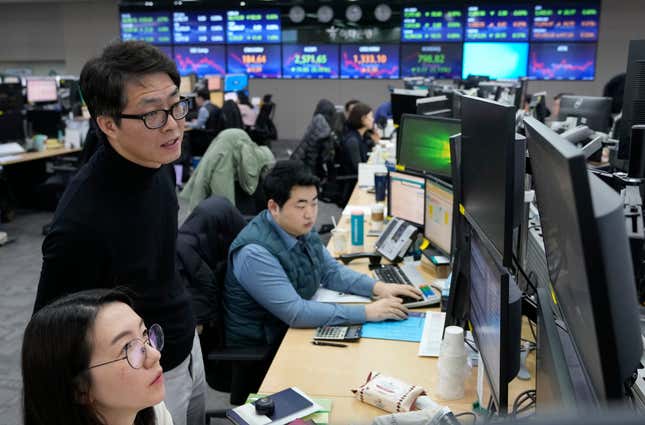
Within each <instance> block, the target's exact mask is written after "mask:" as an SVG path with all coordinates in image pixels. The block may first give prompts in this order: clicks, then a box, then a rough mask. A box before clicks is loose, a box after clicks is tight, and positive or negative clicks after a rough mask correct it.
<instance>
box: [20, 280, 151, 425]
mask: <svg viewBox="0 0 645 425" xmlns="http://www.w3.org/2000/svg"><path fill="white" fill-rule="evenodd" d="M111 302H122V303H125V304H127V305H129V306H132V301H131V300H130V298H129V297H128V296H127V295H125V294H124V293H122V292H118V291H115V290H107V289H92V290H88V291H83V292H77V293H75V294H71V295H68V296H66V297H64V298H61V299H59V300H57V301H54V302H53V303H52V304H49V305H47V306H45V307H43V308H42V309H41V310H39V311H38V312H37V313H36V314H34V316H33V317H32V318H31V320H30V321H29V324H27V328H26V329H25V335H24V339H23V342H22V382H23V420H24V425H108V424H106V423H105V421H104V420H103V418H102V417H101V416H100V415H99V413H98V412H97V411H96V410H95V409H94V408H93V406H92V404H91V403H89V402H88V401H87V400H88V394H89V390H90V388H91V385H92V382H91V379H90V373H89V371H88V367H89V365H90V357H91V355H92V340H91V333H92V329H93V327H94V323H95V321H96V315H97V314H98V312H99V310H100V309H101V308H102V307H103V306H105V305H106V304H108V303H111ZM134 423H135V425H154V424H155V423H156V419H155V413H154V410H153V408H152V407H148V408H145V409H143V410H141V411H139V413H138V414H137V416H136V419H135V422H134Z"/></svg>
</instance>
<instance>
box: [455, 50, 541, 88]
mask: <svg viewBox="0 0 645 425" xmlns="http://www.w3.org/2000/svg"><path fill="white" fill-rule="evenodd" d="M528 56H529V44H528V43H483V42H477V43H464V61H463V69H462V72H461V75H462V77H463V78H466V77H468V76H469V75H484V76H488V77H490V78H492V79H495V80H512V79H516V78H520V77H525V76H526V66H527V62H528ZM493 58H494V60H491V59H493Z"/></svg>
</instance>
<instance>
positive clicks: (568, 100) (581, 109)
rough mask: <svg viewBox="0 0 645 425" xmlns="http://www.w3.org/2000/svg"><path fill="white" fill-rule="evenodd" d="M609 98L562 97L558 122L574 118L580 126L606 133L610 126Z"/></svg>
mask: <svg viewBox="0 0 645 425" xmlns="http://www.w3.org/2000/svg"><path fill="white" fill-rule="evenodd" d="M611 102H612V100H611V97H595V96H568V95H567V96H562V97H561V98H560V112H559V114H558V120H560V121H564V120H566V119H567V118H568V117H576V118H578V121H579V123H580V124H582V125H586V126H587V127H589V128H591V129H592V130H595V131H602V132H603V133H607V132H608V131H609V127H610V126H611Z"/></svg>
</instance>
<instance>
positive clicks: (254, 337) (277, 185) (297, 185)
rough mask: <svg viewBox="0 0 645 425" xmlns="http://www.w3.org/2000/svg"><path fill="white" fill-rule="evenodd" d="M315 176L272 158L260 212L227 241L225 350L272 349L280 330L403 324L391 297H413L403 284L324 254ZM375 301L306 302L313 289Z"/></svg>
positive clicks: (400, 306) (402, 311) (414, 291)
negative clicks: (317, 226) (373, 276)
mask: <svg viewBox="0 0 645 425" xmlns="http://www.w3.org/2000/svg"><path fill="white" fill-rule="evenodd" d="M318 182H319V180H318V178H317V177H315V176H314V175H312V174H311V173H310V172H308V171H306V169H305V167H304V166H303V164H302V163H301V162H300V161H292V160H290V161H280V162H278V163H277V164H276V165H275V166H274V168H273V169H272V170H271V171H270V172H269V174H268V175H267V176H266V178H265V181H264V190H265V194H266V197H267V199H268V203H267V209H266V210H265V211H263V212H261V213H260V214H259V215H258V216H257V217H256V218H254V219H253V220H252V221H251V222H250V223H249V224H248V225H247V226H246V227H245V228H244V229H243V230H242V231H241V232H240V234H239V235H238V236H237V238H236V239H235V240H234V241H233V243H232V244H231V248H230V251H229V252H230V254H229V267H228V270H227V278H226V285H225V289H224V292H225V295H224V306H225V312H226V316H225V318H226V320H225V323H226V343H227V345H228V346H237V347H239V346H254V345H267V344H268V345H277V344H279V343H280V340H281V339H282V337H283V335H284V332H285V331H286V329H287V326H292V327H297V328H307V327H316V326H322V325H339V324H359V323H364V322H366V321H372V322H376V321H382V320H387V319H397V320H400V319H405V318H406V317H407V309H406V308H405V307H404V306H403V304H402V302H401V299H400V298H396V297H397V296H410V297H414V298H421V293H420V292H419V291H418V290H417V289H416V288H413V287H412V286H409V285H394V284H385V283H383V282H375V281H374V280H373V279H371V278H370V277H369V276H367V275H364V274H361V273H358V272H355V271H353V270H351V269H349V268H347V267H345V266H343V265H341V264H340V263H339V262H338V261H336V260H334V258H333V257H332V256H331V255H330V254H329V252H328V251H327V249H326V248H325V247H324V246H323V245H322V243H321V241H320V238H319V237H318V233H317V232H316V231H315V230H313V226H314V223H315V222H316V216H317V215H318ZM321 284H322V285H323V286H325V287H327V288H330V289H334V290H337V291H341V292H345V293H353V294H357V295H363V296H367V297H371V296H375V297H379V300H377V301H375V302H373V303H370V304H367V305H343V304H328V303H320V302H316V301H311V297H312V296H313V295H314V293H315V292H316V290H317V289H318V288H319V286H320V285H321Z"/></svg>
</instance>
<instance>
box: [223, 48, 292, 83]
mask: <svg viewBox="0 0 645 425" xmlns="http://www.w3.org/2000/svg"><path fill="white" fill-rule="evenodd" d="M226 50H227V52H228V61H227V67H228V68H227V69H228V72H229V73H232V74H247V75H248V76H249V78H280V76H281V75H282V66H281V61H280V45H277V44H266V45H249V46H243V45H229V46H227V47H226Z"/></svg>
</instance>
